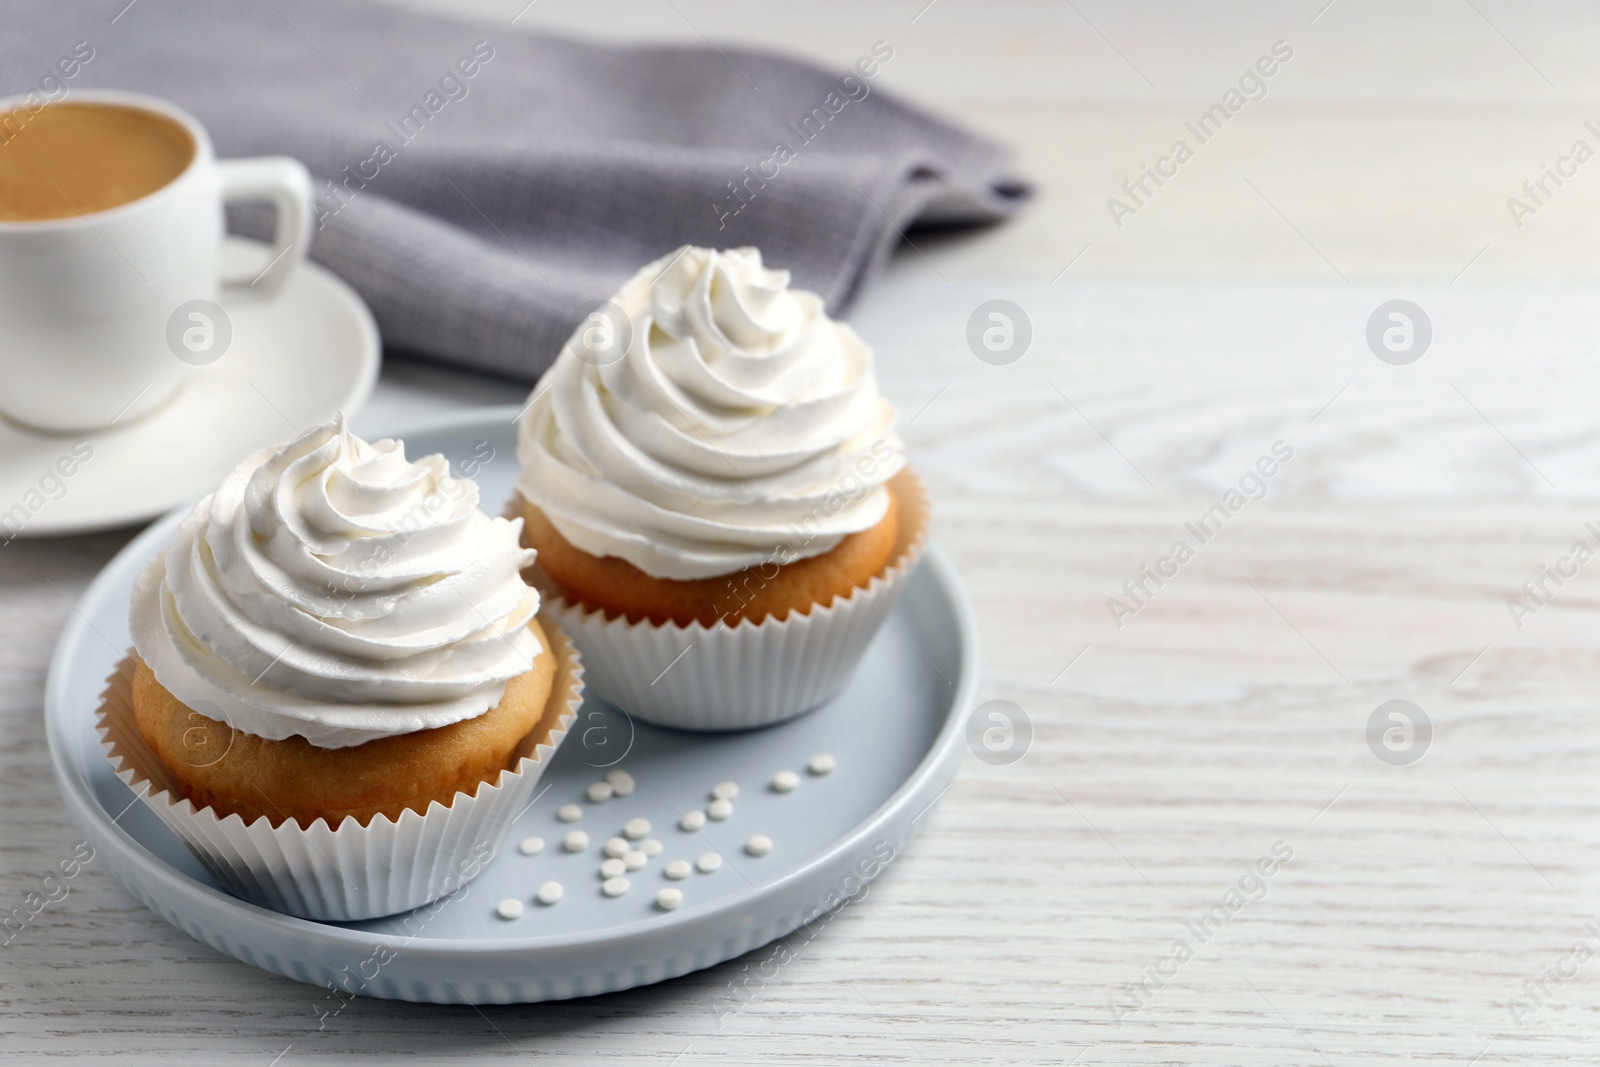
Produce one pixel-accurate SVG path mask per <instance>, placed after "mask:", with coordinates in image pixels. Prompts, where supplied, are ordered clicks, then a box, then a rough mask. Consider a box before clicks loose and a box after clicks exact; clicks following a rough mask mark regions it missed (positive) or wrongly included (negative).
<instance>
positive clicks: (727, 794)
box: [711, 782, 739, 800]
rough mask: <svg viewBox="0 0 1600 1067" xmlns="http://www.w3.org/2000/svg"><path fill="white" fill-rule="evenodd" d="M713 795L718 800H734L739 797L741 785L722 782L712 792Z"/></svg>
mask: <svg viewBox="0 0 1600 1067" xmlns="http://www.w3.org/2000/svg"><path fill="white" fill-rule="evenodd" d="M711 795H712V796H714V797H716V798H717V799H718V800H732V799H733V798H734V797H736V796H738V795H739V783H738V782H721V783H719V784H718V785H717V787H716V788H715V789H713V790H711Z"/></svg>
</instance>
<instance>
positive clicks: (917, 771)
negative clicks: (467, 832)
mask: <svg viewBox="0 0 1600 1067" xmlns="http://www.w3.org/2000/svg"><path fill="white" fill-rule="evenodd" d="M519 410H520V408H519V407H518V406H517V405H511V404H505V405H495V406H488V407H480V408H472V409H468V410H467V411H461V412H449V413H442V414H439V415H434V416H428V417H425V418H421V419H415V420H407V421H406V422H405V423H404V424H403V425H402V426H400V427H397V428H396V430H395V431H392V432H390V433H389V436H393V437H398V438H401V439H405V438H406V437H408V436H411V435H415V434H420V433H432V432H438V431H440V430H447V429H451V428H454V427H457V426H474V425H482V424H484V423H485V422H488V421H489V420H490V419H494V418H502V417H506V421H510V420H511V418H514V416H515V413H516V412H518V411H519ZM507 416H509V417H507ZM191 506H192V504H184V505H180V506H178V507H176V508H174V509H172V510H170V511H168V512H167V513H166V514H165V515H163V516H162V517H161V518H159V519H157V520H156V521H154V522H152V523H151V524H150V526H149V527H147V528H146V529H145V530H143V531H141V532H140V533H139V535H138V536H137V537H135V538H134V539H133V540H132V541H130V542H129V543H128V544H127V545H125V546H123V548H122V549H121V550H119V551H118V552H117V554H116V555H115V556H113V557H112V558H111V560H109V561H108V562H107V563H106V565H105V566H104V567H103V568H101V570H100V572H99V573H98V574H96V575H95V577H94V580H93V581H91V582H90V584H89V585H88V587H87V588H86V589H85V590H84V592H83V594H82V596H80V597H79V603H80V604H83V603H87V602H90V601H92V600H95V599H99V598H104V597H105V596H106V595H107V594H106V591H105V590H106V587H108V586H109V585H110V584H112V581H113V579H114V572H117V571H120V570H121V567H122V565H123V564H124V560H125V559H126V558H128V557H131V556H135V555H138V556H141V557H144V556H148V553H149V546H150V545H151V543H152V542H154V541H157V540H158V539H160V538H161V537H163V536H166V535H168V534H169V533H170V531H171V528H172V527H173V526H175V525H176V524H177V523H178V522H181V521H182V518H183V516H185V515H187V514H188V511H189V508H190V507H191ZM924 563H925V565H926V566H927V567H928V568H929V571H930V574H931V575H932V577H933V578H934V580H935V581H936V582H937V583H938V585H939V588H940V591H941V593H942V595H943V596H944V597H945V598H946V599H947V600H948V601H949V603H950V605H951V609H952V611H951V614H952V616H953V620H954V622H955V627H956V638H957V641H956V643H957V649H958V651H959V654H960V657H961V664H960V669H959V671H958V676H957V678H956V679H955V680H954V681H953V682H952V683H951V688H952V690H953V691H952V692H951V694H950V696H949V698H948V705H947V707H946V709H945V711H944V722H943V724H942V725H941V727H940V729H939V732H938V733H937V734H936V735H935V737H934V739H933V741H932V743H931V744H930V745H929V746H928V749H927V751H926V752H925V753H924V754H923V757H922V758H921V759H920V760H919V761H918V762H917V765H916V766H915V767H914V768H913V769H912V770H911V772H910V773H909V774H908V775H907V776H906V777H905V779H904V780H903V781H902V782H901V783H900V784H899V786H898V787H897V788H896V789H895V791H894V792H893V793H891V794H890V796H889V797H888V798H887V799H886V800H884V801H883V803H881V804H880V805H879V806H878V807H877V808H875V809H874V810H873V811H872V812H871V813H870V814H868V815H867V816H866V817H865V818H864V819H862V820H861V822H859V823H857V824H856V825H855V826H854V827H853V828H851V829H850V830H849V831H847V832H846V833H844V834H842V835H841V836H840V837H839V838H837V839H836V840H835V841H834V842H833V843H832V844H831V845H829V846H828V847H827V848H826V849H824V850H823V851H821V852H819V853H817V854H815V855H813V856H812V857H811V858H809V859H808V860H806V861H805V862H804V863H802V864H801V865H800V866H798V867H796V868H794V869H793V870H791V871H789V872H788V873H787V874H785V875H783V876H782V877H780V878H778V879H776V880H774V881H771V882H766V883H763V884H761V885H759V886H752V887H746V888H744V889H742V890H740V891H738V892H737V893H735V894H733V895H731V896H725V897H719V898H717V899H715V900H710V901H706V902H704V903H702V904H697V905H695V906H694V907H692V908H688V909H684V910H682V911H678V912H674V913H672V914H669V915H660V916H650V917H648V918H644V919H638V920H634V921H631V922H628V923H623V924H619V925H615V926H608V927H604V928H601V929H600V930H594V929H591V930H584V931H574V932H570V933H562V934H540V935H531V936H524V937H502V938H493V939H489V938H462V937H452V938H430V937H419V936H411V937H407V936H406V935H404V934H396V933H382V932H378V931H372V930H360V929H353V928H351V927H348V926H344V925H339V924H333V923H326V922H321V921H318V920H314V919H302V918H299V917H296V916H292V915H285V914H282V913H280V912H276V911H272V910H271V909H269V908H264V907H261V906H260V905H257V904H252V903H250V902H249V901H245V900H241V899H240V898H238V897H235V896H233V895H232V894H230V893H227V892H225V891H224V890H222V889H219V888H216V887H214V886H209V885H205V884H202V883H200V882H197V881H195V880H194V879H193V878H191V877H189V876H188V875H186V874H184V873H183V872H181V871H179V870H177V869H176V868H173V867H171V866H170V865H169V864H167V863H166V862H165V861H164V860H162V859H161V858H160V857H158V856H156V855H155V854H154V853H152V852H150V851H149V849H147V848H145V847H144V845H143V844H141V843H140V842H139V841H138V840H136V839H135V838H134V837H133V836H132V835H131V834H130V833H129V832H128V831H127V830H125V829H124V828H123V827H122V826H121V825H119V824H118V823H116V822H115V821H113V819H112V818H111V816H110V815H109V813H108V812H106V810H105V809H104V808H103V807H101V805H100V804H99V802H98V800H97V799H96V798H95V796H94V794H93V790H92V789H91V788H90V786H89V782H88V778H87V776H86V775H85V774H80V773H79V769H78V767H77V766H76V764H75V761H74V760H73V758H72V756H71V755H70V745H71V743H70V741H69V737H70V736H71V727H70V725H69V719H68V717H69V715H70V714H71V709H69V708H67V707H65V706H64V702H65V697H64V696H63V691H64V688H65V686H66V684H67V678H68V672H69V671H70V670H71V669H73V668H74V667H75V666H76V663H75V661H76V660H77V659H78V658H79V657H80V651H79V650H80V649H82V648H84V647H87V646H88V645H89V644H90V642H92V641H93V640H101V641H104V640H105V638H104V637H102V636H100V635H99V634H98V633H97V632H95V631H94V627H93V624H92V623H90V622H89V619H88V616H87V615H86V614H85V613H84V611H83V610H82V609H81V608H79V607H78V606H76V605H74V611H73V614H72V617H71V618H69V619H68V621H67V624H66V626H65V627H64V628H63V630H62V633H61V636H60V638H59V639H58V640H57V642H56V646H55V648H54V650H53V651H52V653H51V658H50V668H49V672H48V674H47V676H46V681H45V699H44V717H45V734H46V740H47V743H48V746H49V749H50V761H51V767H52V770H53V771H54V774H55V778H56V784H57V787H58V788H59V790H60V792H61V794H62V797H63V799H64V800H65V801H66V807H67V809H68V812H69V814H71V815H72V818H73V821H74V823H76V824H77V826H78V828H79V829H80V830H82V831H83V832H84V834H85V836H86V837H89V838H91V844H94V845H96V846H99V845H101V843H102V840H103V841H104V842H105V844H106V845H107V846H108V849H109V851H112V852H113V853H115V854H116V855H117V858H118V859H119V860H121V861H122V862H123V863H125V864H128V865H131V866H133V867H135V868H137V869H138V870H139V871H140V873H141V874H143V875H145V876H146V877H149V878H152V879H153V880H154V881H155V882H156V883H159V884H160V885H161V886H162V887H163V888H165V889H166V890H168V891H170V892H174V893H175V894H177V898H176V899H177V900H178V901H179V902H182V901H184V900H187V901H189V902H192V903H193V904H194V906H196V907H199V908H204V909H206V910H207V911H209V912H211V913H213V914H218V915H222V916H226V917H229V918H230V919H232V920H233V921H245V922H247V923H248V924H249V925H251V926H253V927H256V928H258V929H259V930H260V931H261V932H264V933H279V934H282V935H287V936H291V937H300V938H311V939H314V940H318V941H322V942H324V943H332V944H336V945H343V946H349V947H361V948H368V949H371V948H378V947H385V948H397V947H403V948H404V949H405V951H406V954H407V955H408V956H412V957H421V958H423V959H429V958H438V959H444V958H460V957H462V956H464V955H465V956H478V955H486V956H494V957H507V956H516V955H520V954H538V953H542V952H556V951H560V950H562V949H571V948H582V949H594V948H597V947H605V946H607V945H608V944H609V943H612V942H617V941H629V940H636V939H637V938H638V937H639V936H640V935H641V934H649V935H662V934H670V933H673V932H681V931H682V930H683V929H685V928H692V927H694V926H696V925H702V924H711V923H717V922H718V921H719V919H721V918H723V917H725V916H726V915H728V914H729V913H730V912H733V913H737V912H740V911H742V910H743V909H748V908H751V907H755V906H759V905H760V903H761V902H762V901H763V900H765V899H768V898H771V897H773V896H776V895H778V894H780V893H781V892H782V890H783V889H784V888H785V887H786V886H787V885H789V884H790V883H793V882H799V881H802V880H804V879H806V878H808V877H810V876H812V875H814V874H816V873H817V871H818V869H819V868H825V867H830V866H832V864H833V863H834V862H835V861H836V860H837V859H839V858H841V857H842V856H843V855H844V854H847V853H852V852H853V851H855V850H858V849H859V847H860V846H861V845H862V843H863V842H864V840H865V839H866V838H869V837H871V836H872V835H873V833H874V832H875V831H881V830H883V829H884V828H885V827H886V826H888V825H889V824H890V823H892V822H893V821H894V820H895V818H896V816H898V815H899V814H901V813H902V810H903V809H905V808H908V807H909V806H910V804H911V802H912V801H913V800H915V799H917V794H918V793H919V792H920V791H921V790H922V789H923V788H924V787H925V786H926V785H927V784H928V780H929V779H930V778H931V777H933V775H934V774H935V772H936V771H937V769H938V768H939V767H940V766H941V765H942V764H944V763H945V762H946V761H948V760H949V759H950V757H951V754H952V750H953V749H955V747H956V746H957V745H959V744H960V743H961V742H962V740H963V738H964V736H965V730H966V722H967V719H968V717H969V715H970V714H971V711H972V708H973V698H974V697H975V696H976V693H977V688H978V680H979V674H980V670H979V662H978V653H979V649H978V634H977V623H976V617H975V615H974V613H973V610H972V605H971V603H970V601H969V600H968V598H967V594H966V590H965V589H964V587H963V586H962V584H961V581H960V578H959V576H958V575H957V574H956V571H955V568H954V566H953V565H952V564H951V563H950V561H949V559H948V558H947V557H946V556H945V555H944V553H943V552H942V551H941V550H940V548H939V546H938V545H937V544H936V543H934V542H933V541H932V540H931V539H930V542H929V544H928V549H927V552H926V553H925V556H924ZM958 768H959V762H957V763H956V764H955V765H954V769H953V770H952V773H951V780H952V781H953V780H954V774H955V769H958ZM948 788H949V786H948V785H946V786H945V787H944V789H942V790H941V791H940V792H939V794H938V796H936V797H934V798H933V799H932V800H930V801H928V802H926V803H925V804H924V805H923V807H922V809H921V810H920V811H918V812H916V813H915V814H914V815H912V816H911V818H910V820H909V822H910V825H911V826H912V829H913V830H914V829H915V827H916V825H917V824H918V823H919V822H920V820H921V819H922V817H923V816H924V815H926V814H927V812H928V811H930V810H931V809H932V808H933V806H934V804H936V803H937V802H938V800H939V799H940V798H942V797H943V795H944V792H945V791H947V790H948ZM134 802H135V803H138V801H137V799H136V800H135V801H134ZM119 817H120V816H119ZM96 838H99V839H96ZM500 844H501V846H502V847H503V846H504V842H501V843H500ZM896 858H898V857H896ZM107 866H108V867H109V868H113V873H114V876H115V872H114V868H115V867H116V866H117V864H114V863H109V862H108V864H107ZM885 866H887V864H886V865H885ZM117 881H118V882H119V883H121V881H122V879H121V878H118V879H117ZM125 888H126V887H125ZM134 896H135V897H138V896H139V894H137V893H135V894H134ZM141 903H142V901H141ZM163 918H165V917H164V916H163Z"/></svg>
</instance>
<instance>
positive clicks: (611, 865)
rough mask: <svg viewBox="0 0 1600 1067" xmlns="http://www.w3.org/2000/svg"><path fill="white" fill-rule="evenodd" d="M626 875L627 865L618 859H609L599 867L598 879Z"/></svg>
mask: <svg viewBox="0 0 1600 1067" xmlns="http://www.w3.org/2000/svg"><path fill="white" fill-rule="evenodd" d="M627 873H628V865H627V864H625V863H623V862H622V861H621V860H620V859H615V858H613V859H609V860H606V861H605V862H604V863H602V864H601V865H600V877H602V878H615V877H617V876H618V875H621V874H627Z"/></svg>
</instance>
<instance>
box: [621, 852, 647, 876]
mask: <svg viewBox="0 0 1600 1067" xmlns="http://www.w3.org/2000/svg"><path fill="white" fill-rule="evenodd" d="M622 862H623V863H625V864H627V867H628V870H630V871H637V870H638V869H639V868H640V867H643V866H644V865H645V864H647V863H649V862H650V857H649V856H646V855H645V854H644V853H643V852H640V851H639V850H638V849H633V850H632V851H630V852H629V853H628V854H627V855H625V856H623V857H622Z"/></svg>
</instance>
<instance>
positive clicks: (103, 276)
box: [0, 90, 312, 432]
mask: <svg viewBox="0 0 1600 1067" xmlns="http://www.w3.org/2000/svg"><path fill="white" fill-rule="evenodd" d="M34 102H35V104H37V100H35V101H34ZM71 102H72V103H75V104H108V105H112V106H117V107H125V108H134V109H139V110H144V111H148V112H153V113H155V114H157V115H160V116H163V117H165V118H167V119H169V120H171V121H173V122H176V123H178V124H179V125H180V126H182V127H183V128H184V129H185V130H187V131H188V133H189V136H190V137H191V138H192V139H193V143H194V154H193V157H192V158H191V159H190V160H189V164H188V166H187V167H185V168H184V170H183V171H182V172H181V173H180V174H179V175H178V176H177V177H176V178H174V179H173V180H172V181H170V182H168V183H167V184H166V185H164V186H162V187H161V188H159V189H157V190H156V191H154V192H152V193H149V194H148V195H146V196H142V197H139V198H138V199H135V200H132V201H129V202H128V203H125V204H121V205H119V206H117V207H112V208H108V209H106V210H104V211H91V212H88V213H87V214H78V215H73V216H70V217H65V218H55V219H40V220H35V221H9V220H0V413H3V414H4V415H5V416H6V417H8V418H9V419H11V420H12V421H14V422H17V423H21V424H23V425H25V426H28V427H31V428H34V429H42V430H49V431H58V432H59V431H82V430H94V429H103V428H105V427H108V426H111V425H113V424H117V425H120V424H122V423H125V422H127V421H129V420H131V419H136V418H138V417H140V416H141V415H145V414H148V413H149V412H151V411H153V410H155V409H156V408H158V407H160V406H161V405H163V404H165V403H166V402H167V401H168V400H170V399H171V398H172V397H173V396H174V395H176V394H177V392H178V391H179V390H180V389H181V388H182V387H183V385H184V383H185V382H186V381H187V380H188V379H189V378H190V376H191V375H193V374H196V373H203V369H201V368H203V365H204V364H206V363H208V362H211V361H212V357H209V356H208V354H207V348H208V346H212V345H215V344H216V342H217V335H218V331H222V332H223V333H224V334H226V333H229V332H231V327H230V325H229V323H228V322H227V320H226V313H225V312H223V313H221V318H222V320H223V321H221V322H218V321H216V320H217V318H218V312H220V308H218V307H217V305H216V303H215V302H216V300H217V297H218V296H219V294H220V293H222V292H224V291H226V292H227V293H228V294H229V297H230V299H232V298H235V297H243V298H245V299H271V298H272V297H273V296H274V295H275V294H277V293H278V292H280V291H281V290H282V288H283V285H284V283H285V282H286V281H287V280H288V278H289V276H290V274H291V273H292V272H293V271H294V269H295V267H296V266H297V265H298V264H299V263H300V262H301V261H302V260H303V259H304V258H305V255H306V251H307V249H308V248H309V246H310V244H311V221H312V218H311V210H310V201H311V177H310V175H309V174H308V173H307V172H306V169H305V167H304V166H302V165H301V164H300V163H299V162H298V161H296V160H293V159H288V158H283V157H269V158H260V159H228V160H218V159H217V158H216V156H215V154H214V153H213V152H212V148H211V139H210V138H209V137H208V136H207V135H206V131H205V129H204V127H202V126H201V125H200V123H199V122H198V121H196V120H195V118H194V117H193V116H192V115H190V114H188V113H187V112H185V111H183V110H181V109H180V108H177V107H175V106H173V105H172V104H170V103H167V102H166V101H164V100H159V99H156V98H154V97H149V96H143V95H140V94H136V93H125V92H112V91H103V90H83V91H80V92H75V93H73V94H72V96H71ZM44 106H49V105H44ZM19 109H20V110H19ZM35 110H36V109H35ZM28 114H29V111H28V104H27V103H26V101H25V99H24V98H21V97H17V98H12V99H10V100H6V101H0V117H10V116H16V117H17V119H16V121H18V122H21V123H25V122H26V119H27V116H28ZM4 151H5V146H4V145H3V144H0V167H3V166H4V158H3V153H4ZM235 200H268V201H271V202H272V204H273V205H274V206H275V207H276V209H277V225H276V236H275V239H274V243H273V247H272V250H271V252H270V257H271V258H270V259H265V260H264V261H263V264H262V265H261V266H257V267H255V268H254V269H253V270H251V271H248V272H245V273H244V274H241V275H240V276H239V277H237V278H222V277H221V276H220V274H219V267H218V260H219V258H220V255H221V251H222V240H223V234H224V229H223V211H222V209H223V205H224V204H225V203H227V202H229V201H235Z"/></svg>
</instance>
